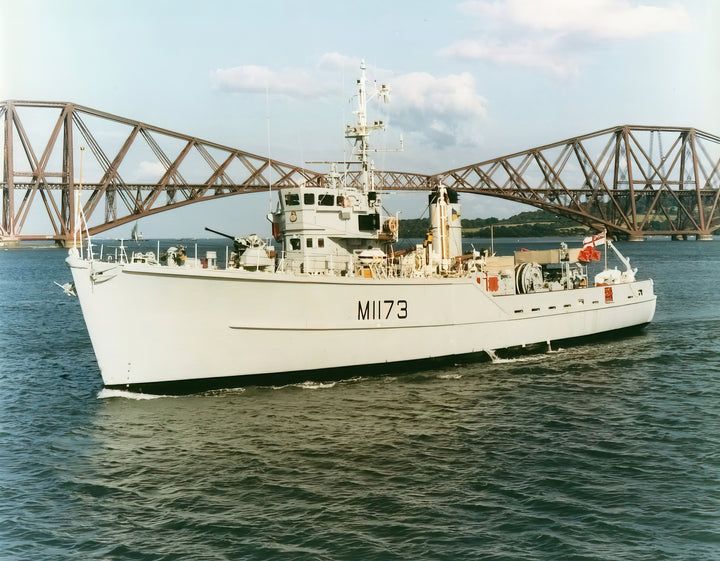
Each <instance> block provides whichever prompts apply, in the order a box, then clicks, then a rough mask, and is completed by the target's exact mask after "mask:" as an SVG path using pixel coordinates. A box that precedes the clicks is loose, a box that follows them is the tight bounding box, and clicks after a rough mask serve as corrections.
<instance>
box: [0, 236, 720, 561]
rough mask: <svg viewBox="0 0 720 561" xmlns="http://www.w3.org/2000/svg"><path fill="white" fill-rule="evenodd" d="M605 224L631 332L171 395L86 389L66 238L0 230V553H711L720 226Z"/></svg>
mask: <svg viewBox="0 0 720 561" xmlns="http://www.w3.org/2000/svg"><path fill="white" fill-rule="evenodd" d="M482 243H483V242H479V243H478V244H476V247H478V248H479V247H480V245H482ZM619 245H620V247H621V249H622V250H623V251H624V252H625V253H626V255H628V256H629V257H630V258H631V261H632V263H633V266H636V267H638V268H639V270H640V272H639V277H640V278H646V277H652V278H654V280H655V289H656V293H657V295H658V307H657V314H656V317H655V321H654V322H653V323H652V324H651V325H650V326H648V327H647V328H646V329H644V330H642V331H640V332H639V333H638V334H635V335H628V336H623V337H619V338H612V339H598V340H585V341H583V342H582V343H581V344H573V345H566V346H562V345H554V346H553V349H552V351H553V352H537V353H535V354H528V355H522V356H518V357H515V358H511V359H507V358H506V359H504V360H500V361H497V362H495V363H493V362H490V361H476V362H469V363H451V364H445V365H443V366H427V367H426V368H423V369H418V370H416V371H411V372H406V373H402V374H393V375H390V374H384V373H383V371H382V370H377V369H376V370H371V371H368V372H367V375H366V376H362V375H361V376H357V377H353V378H347V379H342V377H340V378H339V379H338V380H337V381H334V382H325V383H322V384H320V383H312V382H307V383H302V384H297V385H290V386H283V387H250V388H245V389H239V390H229V391H217V392H212V393H208V394H203V395H192V396H185V397H163V396H148V395H137V394H128V393H123V392H113V391H107V390H103V389H102V383H101V380H100V375H99V371H98V368H97V365H96V363H95V359H94V355H93V352H92V347H91V344H90V340H89V338H88V335H87V331H86V328H85V325H84V322H83V319H82V315H81V312H80V308H79V304H78V301H77V299H76V298H72V297H68V296H66V295H65V294H64V293H63V292H62V290H60V289H59V288H58V287H57V286H55V285H54V284H53V281H57V282H59V283H60V284H63V283H65V282H68V281H69V280H70V274H69V271H68V269H67V268H66V266H65V264H64V258H65V255H66V252H65V251H63V250H56V249H13V250H8V251H2V250H0V559H2V560H5V561H16V560H17V561H20V560H28V561H31V560H32V561H37V560H45V559H52V560H68V561H70V560H73V561H74V560H86V559H87V560H90V559H102V560H200V559H203V560H204V559H212V560H215V559H218V560H271V559H292V560H355V559H357V560H406V559H407V560H444V559H447V560H478V559H488V560H501V559H502V560H513V561H515V560H547V559H558V560H574V559H577V560H603V561H604V560H610V559H612V560H628V561H630V560H632V561H639V560H668V559H678V560H690V559H692V560H717V559H720V344H719V337H720V297H719V296H718V288H719V287H720V282H719V279H720V243H719V242H707V243H699V242H671V241H669V240H668V241H648V242H645V243H639V244H619ZM496 246H498V247H499V249H505V250H511V249H519V247H521V246H524V247H527V248H530V249H541V248H546V247H550V246H556V244H553V243H548V242H547V241H544V240H521V241H515V240H512V241H510V240H505V241H499V242H498V243H496ZM152 247H153V243H152V242H150V245H149V246H148V248H147V249H148V250H149V249H152ZM496 249H497V248H496ZM189 253H190V255H191V256H192V249H190V250H189ZM221 255H224V249H222V248H220V249H219V250H218V256H221ZM107 321H112V318H111V317H108V318H107ZM137 329H139V330H142V329H143V324H142V318H138V322H137ZM194 337H195V335H194V333H193V331H192V329H191V328H189V329H188V331H187V336H186V337H184V338H183V339H182V340H178V341H177V342H176V343H177V345H178V346H184V345H192V344H193V342H194ZM119 344H121V343H119ZM418 344H419V345H421V344H422V341H418ZM148 352H172V349H156V348H153V345H152V334H148ZM228 352H231V349H228ZM265 352H278V349H265ZM238 360H242V357H238Z"/></svg>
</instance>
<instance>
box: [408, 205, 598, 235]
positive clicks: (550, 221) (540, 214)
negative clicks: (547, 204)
mask: <svg viewBox="0 0 720 561" xmlns="http://www.w3.org/2000/svg"><path fill="white" fill-rule="evenodd" d="M461 220H462V222H461V225H462V233H463V237H464V238H473V237H474V238H489V237H490V229H491V227H492V229H493V236H494V237H497V238H547V237H573V236H586V235H588V234H589V233H591V230H590V228H588V227H587V226H584V225H582V224H579V223H578V222H575V221H574V220H571V219H570V218H565V217H563V216H558V215H557V214H553V213H552V212H548V211H545V210H536V211H530V212H521V213H520V214H516V215H514V216H511V217H510V218H504V219H499V218H495V217H491V218H463V219H461ZM427 229H428V221H427V219H425V218H418V219H410V220H400V228H399V232H400V237H401V238H424V237H425V235H426V234H427Z"/></svg>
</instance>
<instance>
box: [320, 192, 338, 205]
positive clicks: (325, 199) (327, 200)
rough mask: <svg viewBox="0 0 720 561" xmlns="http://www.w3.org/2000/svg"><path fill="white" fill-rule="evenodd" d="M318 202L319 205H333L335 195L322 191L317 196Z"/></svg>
mask: <svg viewBox="0 0 720 561" xmlns="http://www.w3.org/2000/svg"><path fill="white" fill-rule="evenodd" d="M318 204H319V205H320V206H335V195H330V194H328V193H324V194H322V195H320V196H319V197H318Z"/></svg>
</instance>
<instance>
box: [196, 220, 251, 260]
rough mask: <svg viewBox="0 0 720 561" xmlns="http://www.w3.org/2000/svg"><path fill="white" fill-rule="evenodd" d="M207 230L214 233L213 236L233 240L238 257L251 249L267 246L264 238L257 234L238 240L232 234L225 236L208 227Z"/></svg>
mask: <svg viewBox="0 0 720 561" xmlns="http://www.w3.org/2000/svg"><path fill="white" fill-rule="evenodd" d="M205 229H206V230H207V231H208V232H212V233H213V234H217V235H219V236H223V237H225V238H228V239H230V240H232V241H233V249H234V250H235V251H236V252H237V253H238V255H242V253H243V252H244V251H245V250H246V249H247V248H249V247H261V246H264V245H265V242H263V240H262V238H260V237H259V236H257V235H255V234H250V235H249V236H247V237H245V238H238V237H237V236H232V235H230V234H223V233H222V232H218V231H217V230H213V229H212V228H208V227H207V226H205Z"/></svg>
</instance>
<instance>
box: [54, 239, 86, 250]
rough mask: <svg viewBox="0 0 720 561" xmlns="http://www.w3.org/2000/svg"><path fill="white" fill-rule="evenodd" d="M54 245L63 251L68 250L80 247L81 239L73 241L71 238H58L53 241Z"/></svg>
mask: <svg viewBox="0 0 720 561" xmlns="http://www.w3.org/2000/svg"><path fill="white" fill-rule="evenodd" d="M55 245H56V246H57V247H63V248H65V249H70V248H71V247H82V239H77V240H76V239H75V238H74V237H72V238H58V239H56V240H55Z"/></svg>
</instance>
